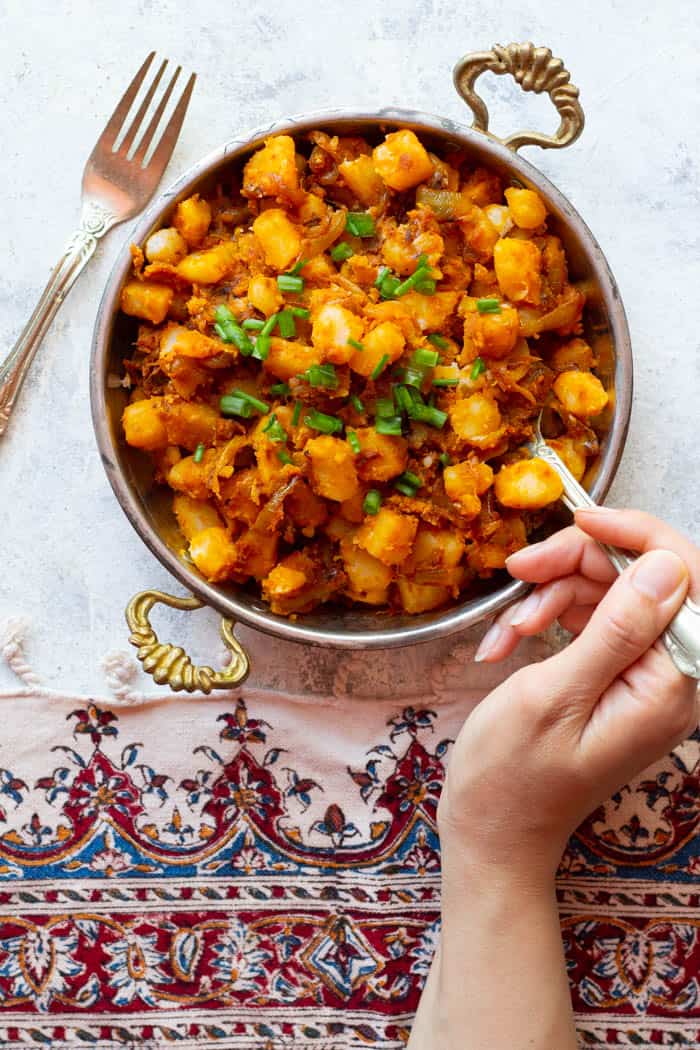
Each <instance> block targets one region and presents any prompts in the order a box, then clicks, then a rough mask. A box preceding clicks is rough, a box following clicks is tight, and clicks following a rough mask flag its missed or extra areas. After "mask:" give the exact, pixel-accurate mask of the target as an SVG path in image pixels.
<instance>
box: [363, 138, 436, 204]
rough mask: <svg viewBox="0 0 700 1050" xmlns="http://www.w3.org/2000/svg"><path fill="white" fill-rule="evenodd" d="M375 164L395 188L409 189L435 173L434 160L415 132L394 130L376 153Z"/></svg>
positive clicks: (378, 147)
mask: <svg viewBox="0 0 700 1050" xmlns="http://www.w3.org/2000/svg"><path fill="white" fill-rule="evenodd" d="M372 159H373V161H374V167H375V169H376V171H377V173H378V174H379V176H380V177H381V178H382V180H383V181H384V182H385V183H386V185H387V186H389V187H390V188H391V189H392V190H408V189H410V188H411V186H417V185H418V183H419V182H424V181H425V180H426V179H429V178H430V176H431V175H432V174H433V162H432V161H431V159H430V157H429V156H428V152H427V150H426V149H425V147H424V146H423V144H422V143H421V142H420V140H419V139H418V137H417V136H416V135H415V134H414V132H413V131H410V130H409V129H408V128H403V129H402V130H401V131H392V132H391V133H390V134H389V135H387V136H386V137H385V139H384V141H383V142H382V143H380V144H379V145H378V146H376V147H375V149H374V150H373V152H372Z"/></svg>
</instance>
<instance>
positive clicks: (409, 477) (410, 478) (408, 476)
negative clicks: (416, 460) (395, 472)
mask: <svg viewBox="0 0 700 1050" xmlns="http://www.w3.org/2000/svg"><path fill="white" fill-rule="evenodd" d="M398 480H399V481H405V482H406V483H407V484H408V485H413V487H414V489H419V488H420V487H421V485H422V484H423V478H419V477H418V475H417V474H414V473H413V472H412V471H410V470H405V471H404V472H403V474H401V475H399V479H398Z"/></svg>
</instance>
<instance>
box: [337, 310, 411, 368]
mask: <svg viewBox="0 0 700 1050" xmlns="http://www.w3.org/2000/svg"><path fill="white" fill-rule="evenodd" d="M362 343H363V345H364V350H355V351H354V353H353V355H352V357H351V358H350V367H351V368H352V370H353V372H357V373H359V375H361V376H370V375H371V374H372V372H373V371H374V370H375V368H376V367H377V365H378V364H379V362H380V361H381V359H382V358H383V357H385V356H386V358H387V362H386V365H387V366H388V365H390V364H391V363H392V361H398V359H399V358H400V357H401V354H402V353H403V350H404V346H405V345H406V341H405V339H404V336H403V332H402V331H401V329H400V328H399V327H398V325H395V324H394V323H393V321H384V322H383V323H382V324H378V325H377V327H376V328H373V329H372V331H371V332H368V333H367V335H366V336H365V337H364V339H363V340H362Z"/></svg>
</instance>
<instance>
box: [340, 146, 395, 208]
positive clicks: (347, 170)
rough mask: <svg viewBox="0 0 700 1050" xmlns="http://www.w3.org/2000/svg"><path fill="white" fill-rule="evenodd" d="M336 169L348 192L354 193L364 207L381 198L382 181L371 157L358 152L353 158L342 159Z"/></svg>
mask: <svg viewBox="0 0 700 1050" xmlns="http://www.w3.org/2000/svg"><path fill="white" fill-rule="evenodd" d="M338 171H339V172H340V177H341V178H342V180H343V182H344V183H345V185H346V186H347V187H348V188H349V190H350V192H351V193H354V194H355V196H356V197H357V199H358V201H360V203H361V204H364V205H365V207H369V205H370V204H376V203H377V201H379V200H380V199H381V196H382V192H383V190H384V183H383V182H382V180H381V178H380V177H379V175H378V174H377V169H376V168H375V166H374V164H373V163H372V158H371V157H368V156H367V155H366V154H360V156H359V157H356V158H355V160H344V161H343V162H342V164H339V165H338Z"/></svg>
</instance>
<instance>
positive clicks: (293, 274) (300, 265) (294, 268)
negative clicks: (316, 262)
mask: <svg viewBox="0 0 700 1050" xmlns="http://www.w3.org/2000/svg"><path fill="white" fill-rule="evenodd" d="M307 262H308V260H307V259H300V260H299V262H296V263H294V266H292V268H291V270H290V271H289V276H290V277H296V276H297V275H298V274H300V273H301V271H302V270H303V269H304V267H305V266H306V263H307Z"/></svg>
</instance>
